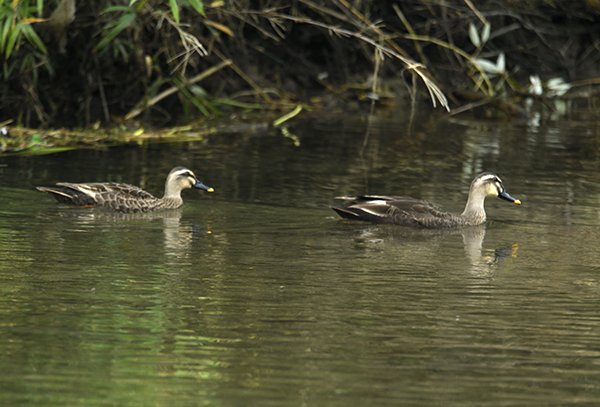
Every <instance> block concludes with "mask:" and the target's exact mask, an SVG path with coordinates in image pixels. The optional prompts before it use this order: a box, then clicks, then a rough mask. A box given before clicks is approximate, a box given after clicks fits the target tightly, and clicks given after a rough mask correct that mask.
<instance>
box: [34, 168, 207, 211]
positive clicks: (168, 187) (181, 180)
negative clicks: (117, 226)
mask: <svg viewBox="0 0 600 407" xmlns="http://www.w3.org/2000/svg"><path fill="white" fill-rule="evenodd" d="M188 188H197V189H202V190H205V191H208V192H212V191H213V189H212V188H210V187H207V186H206V185H204V184H203V183H202V182H200V181H199V180H198V179H197V178H196V176H195V175H194V173H193V172H192V171H190V170H188V169H187V168H184V167H175V168H173V169H172V170H171V172H170V173H169V175H168V176H167V180H166V182H165V194H164V196H163V197H162V198H158V197H156V196H154V195H152V194H151V193H149V192H147V191H144V190H143V189H141V188H139V187H136V186H134V185H129V184H122V183H116V182H90V183H69V182H59V183H57V184H56V185H55V186H51V187H37V189H38V190H39V191H43V192H48V193H50V194H51V195H52V196H54V197H55V198H56V200H57V201H59V202H61V203H65V204H69V205H75V206H85V207H94V206H98V207H103V208H108V209H111V210H114V211H118V212H151V211H156V210H161V209H175V208H179V207H180V206H181V205H182V204H183V200H182V199H181V191H182V190H184V189H188Z"/></svg>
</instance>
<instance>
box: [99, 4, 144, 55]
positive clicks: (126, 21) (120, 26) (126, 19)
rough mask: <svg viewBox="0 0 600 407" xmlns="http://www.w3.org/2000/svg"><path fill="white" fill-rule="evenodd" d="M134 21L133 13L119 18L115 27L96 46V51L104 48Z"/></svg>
mask: <svg viewBox="0 0 600 407" xmlns="http://www.w3.org/2000/svg"><path fill="white" fill-rule="evenodd" d="M134 20H135V13H133V12H129V13H125V14H123V15H122V16H121V17H119V19H118V20H117V23H116V24H115V26H114V27H113V28H112V29H111V30H110V31H109V32H108V33H107V34H106V35H105V36H104V37H102V39H101V40H100V42H99V43H98V45H96V49H97V50H99V51H101V50H103V49H104V48H106V46H107V45H108V44H110V42H111V41H112V40H113V39H114V38H115V37H116V36H117V35H119V34H120V33H121V32H122V31H123V30H125V29H126V28H128V27H129V26H130V25H131V23H132V22H133V21H134Z"/></svg>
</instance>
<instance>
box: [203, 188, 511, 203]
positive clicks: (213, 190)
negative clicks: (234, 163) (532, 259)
mask: <svg viewBox="0 0 600 407" xmlns="http://www.w3.org/2000/svg"><path fill="white" fill-rule="evenodd" d="M206 192H215V189H214V188H208V189H207V190H206ZM519 203H521V202H519Z"/></svg>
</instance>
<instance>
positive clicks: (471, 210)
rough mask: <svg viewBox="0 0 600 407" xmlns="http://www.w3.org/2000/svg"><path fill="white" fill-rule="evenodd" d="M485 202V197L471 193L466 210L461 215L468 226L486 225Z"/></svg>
mask: <svg viewBox="0 0 600 407" xmlns="http://www.w3.org/2000/svg"><path fill="white" fill-rule="evenodd" d="M484 202H485V196H484V195H481V194H477V193H473V191H471V192H470V193H469V198H468V199H467V204H466V205H465V210H464V211H463V213H461V214H460V217H461V218H462V219H463V220H464V222H465V224H467V225H481V224H482V223H485V219H486V215H485V208H484V206H483V203H484Z"/></svg>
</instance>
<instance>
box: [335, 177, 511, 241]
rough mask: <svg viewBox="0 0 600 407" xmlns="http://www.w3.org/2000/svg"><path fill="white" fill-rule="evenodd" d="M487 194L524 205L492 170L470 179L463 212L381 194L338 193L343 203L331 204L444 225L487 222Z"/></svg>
mask: <svg viewBox="0 0 600 407" xmlns="http://www.w3.org/2000/svg"><path fill="white" fill-rule="evenodd" d="M487 197H498V198H500V199H503V200H505V201H508V202H512V203H513V204H516V205H521V201H520V200H519V199H516V198H513V197H512V196H511V195H510V194H509V193H508V192H506V189H505V188H504V183H503V182H502V180H501V179H500V177H498V176H497V175H496V174H493V173H491V172H484V173H482V174H479V175H478V176H476V177H475V178H474V179H473V181H472V182H471V187H470V189H469V196H468V198H467V204H466V205H465V209H464V211H463V212H462V213H460V214H454V213H449V212H444V211H442V210H441V209H439V208H438V207H437V206H436V205H434V204H432V203H430V202H428V201H424V200H421V199H415V198H411V197H405V196H380V195H360V196H352V197H348V196H342V197H337V198H336V199H337V200H340V201H342V203H341V204H340V205H338V206H332V207H331V209H333V210H334V211H335V212H337V214H338V215H340V216H341V217H342V218H345V219H352V220H362V221H368V222H373V223H391V224H396V225H402V226H412V227H419V228H428V229H442V228H453V227H460V226H477V225H481V224H483V223H485V221H486V219H487V216H486V213H485V208H484V202H485V198H487Z"/></svg>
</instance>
